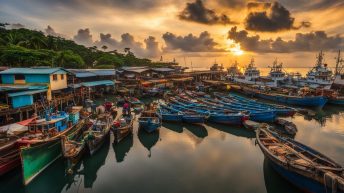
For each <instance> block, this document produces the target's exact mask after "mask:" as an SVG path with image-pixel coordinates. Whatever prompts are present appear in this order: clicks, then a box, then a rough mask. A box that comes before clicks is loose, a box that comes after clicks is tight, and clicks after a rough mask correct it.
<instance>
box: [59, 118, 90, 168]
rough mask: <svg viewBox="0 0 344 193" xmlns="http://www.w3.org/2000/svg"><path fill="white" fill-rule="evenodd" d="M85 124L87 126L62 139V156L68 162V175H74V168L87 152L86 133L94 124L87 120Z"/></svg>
mask: <svg viewBox="0 0 344 193" xmlns="http://www.w3.org/2000/svg"><path fill="white" fill-rule="evenodd" d="M85 122H86V124H84V125H83V126H82V127H78V128H77V129H76V130H75V131H74V132H73V133H71V134H70V135H69V136H68V137H67V136H62V137H61V147H62V155H63V157H64V158H66V159H67V161H68V170H67V171H68V173H72V169H73V167H74V166H75V165H76V164H77V163H78V162H79V160H80V159H81V157H82V155H83V154H84V152H85V147H86V140H87V138H86V132H87V130H88V129H89V128H90V127H89V126H90V124H92V123H91V122H88V120H85ZM87 122H88V123H87Z"/></svg>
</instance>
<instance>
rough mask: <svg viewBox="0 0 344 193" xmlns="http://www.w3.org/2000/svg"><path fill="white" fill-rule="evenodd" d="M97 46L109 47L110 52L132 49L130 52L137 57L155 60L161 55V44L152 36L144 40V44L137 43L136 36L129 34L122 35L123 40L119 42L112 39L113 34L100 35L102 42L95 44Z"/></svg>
mask: <svg viewBox="0 0 344 193" xmlns="http://www.w3.org/2000/svg"><path fill="white" fill-rule="evenodd" d="M95 45H97V46H98V47H101V46H103V45H105V46H107V47H108V49H109V50H118V51H121V50H124V48H130V50H131V51H132V52H133V53H134V54H135V55H137V56H140V57H148V58H154V57H157V56H159V54H161V51H160V49H159V43H158V42H157V41H156V39H155V38H154V37H152V36H149V37H148V38H147V39H145V40H144V44H142V43H141V42H137V41H135V38H134V36H132V35H131V34H129V33H125V34H122V35H121V40H120V41H118V40H116V39H114V38H112V37H111V34H103V33H101V34H100V41H97V42H95Z"/></svg>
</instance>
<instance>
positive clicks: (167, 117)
mask: <svg viewBox="0 0 344 193" xmlns="http://www.w3.org/2000/svg"><path fill="white" fill-rule="evenodd" d="M161 117H162V120H163V121H171V122H181V121H183V115H178V114H161Z"/></svg>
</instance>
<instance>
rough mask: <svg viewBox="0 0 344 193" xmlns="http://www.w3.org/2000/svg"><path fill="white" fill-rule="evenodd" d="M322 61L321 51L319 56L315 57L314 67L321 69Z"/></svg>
mask: <svg viewBox="0 0 344 193" xmlns="http://www.w3.org/2000/svg"><path fill="white" fill-rule="evenodd" d="M323 59H324V54H323V52H322V50H321V51H320V53H319V55H318V56H317V65H316V67H321V65H322V64H323Z"/></svg>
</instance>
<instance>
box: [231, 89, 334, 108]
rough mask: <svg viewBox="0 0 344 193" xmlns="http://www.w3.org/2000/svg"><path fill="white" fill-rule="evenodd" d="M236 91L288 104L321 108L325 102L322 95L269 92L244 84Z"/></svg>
mask: <svg viewBox="0 0 344 193" xmlns="http://www.w3.org/2000/svg"><path fill="white" fill-rule="evenodd" d="M237 91H239V92H243V93H244V94H248V95H251V96H254V97H259V98H262V99H265V100H270V101H274V102H279V103H284V104H288V105H297V106H304V107H314V108H322V107H323V106H324V105H325V104H326V103H327V98H326V97H324V96H293V95H285V94H279V93H271V92H269V93H267V92H262V91H260V90H257V89H255V88H250V87H246V86H242V87H241V89H239V90H237Z"/></svg>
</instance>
